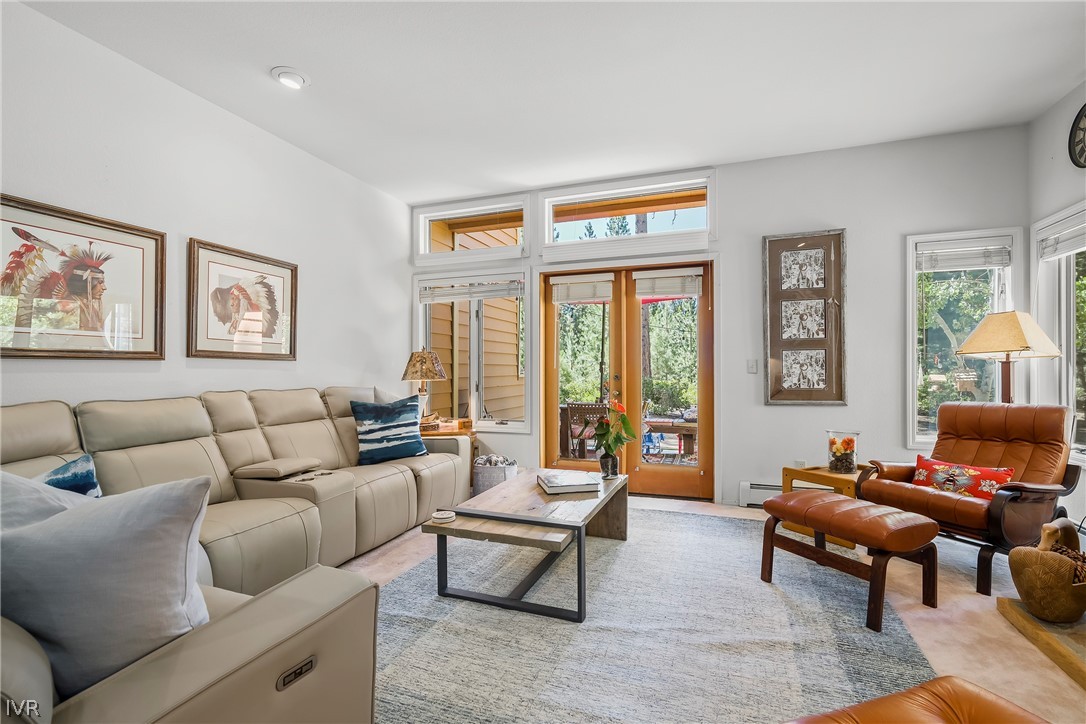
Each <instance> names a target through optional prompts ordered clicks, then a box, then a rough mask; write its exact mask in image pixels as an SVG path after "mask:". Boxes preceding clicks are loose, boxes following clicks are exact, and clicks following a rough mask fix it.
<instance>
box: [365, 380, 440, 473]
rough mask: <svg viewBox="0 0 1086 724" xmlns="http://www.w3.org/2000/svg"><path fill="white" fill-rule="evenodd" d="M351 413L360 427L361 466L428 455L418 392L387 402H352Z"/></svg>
mask: <svg viewBox="0 0 1086 724" xmlns="http://www.w3.org/2000/svg"><path fill="white" fill-rule="evenodd" d="M351 412H353V413H354V421H355V425H356V427H357V428H358V464H359V465H374V464H376V463H383V462H386V461H388V460H398V459H400V458H413V457H418V456H420V455H425V454H426V446H425V445H423V444H422V436H421V435H419V396H418V395H412V396H411V397H405V398H404V399H402V400H397V401H396V402H390V403H388V404H387V405H381V404H378V403H376V402H351Z"/></svg>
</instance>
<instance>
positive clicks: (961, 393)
mask: <svg viewBox="0 0 1086 724" xmlns="http://www.w3.org/2000/svg"><path fill="white" fill-rule="evenodd" d="M1001 276H1002V269H999V268H990V269H970V270H963V271H938V272H919V273H917V275H916V320H917V324H916V326H917V330H916V333H917V345H916V350H917V355H916V356H917V359H916V370H915V374H916V381H917V384H916V432H917V433H918V434H920V435H934V434H935V433H936V413H937V411H938V410H939V405H941V404H943V403H944V402H949V401H958V400H962V401H974V400H975V401H977V402H992V401H994V400H995V399H996V388H997V382H996V380H997V379H998V376H999V372H998V367H997V365H996V363H995V362H994V361H993V360H988V359H983V358H977V357H963V356H959V355H956V354H954V352H955V350H957V349H959V348H960V347H961V346H962V343H963V342H965V339H966V337H968V336H969V334H970V333H971V332H972V331H973V329H974V328H975V327H976V326H977V324H979V323H980V320H981V319H983V318H984V315H985V314H987V313H988V312H990V311H992V310H993V309H994V308H995V306H994V303H993V300H994V299H995V298H996V292H997V290H998V289H999V288H1000V284H1001V283H1002V279H1001V278H1000V277H1001Z"/></svg>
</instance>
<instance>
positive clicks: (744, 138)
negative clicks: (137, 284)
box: [32, 2, 1086, 203]
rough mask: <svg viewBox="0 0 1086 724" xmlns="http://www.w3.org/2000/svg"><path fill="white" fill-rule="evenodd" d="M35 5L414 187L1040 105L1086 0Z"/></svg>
mask: <svg viewBox="0 0 1086 724" xmlns="http://www.w3.org/2000/svg"><path fill="white" fill-rule="evenodd" d="M32 7H34V8H35V9H36V10H38V11H39V12H41V13H44V14H45V15H47V16H49V17H51V18H54V19H55V20H57V21H59V22H61V23H63V24H64V25H67V26H68V27H70V28H72V29H74V30H76V31H78V32H79V33H82V34H83V35H86V36H87V37H89V38H91V39H93V40H95V41H97V42H99V43H101V44H103V45H105V46H107V47H109V48H112V49H113V50H115V51H117V52H118V53H120V54H122V55H124V56H127V57H128V58H130V59H132V60H133V61H135V62H136V63H139V64H140V65H142V66H145V67H147V68H149V69H150V70H152V71H154V72H155V73H158V74H159V75H161V76H163V77H165V78H167V79H169V80H171V81H173V82H175V83H177V84H178V85H180V86H183V87H184V88H187V89H189V90H191V91H192V92H194V93H196V94H198V95H200V96H203V97H204V98H207V99H208V100H210V101H212V102H213V103H216V104H218V105H219V106H222V107H223V108H225V109H227V110H229V111H232V112H233V113H235V114H237V115H239V116H241V117H242V118H245V119H247V120H249V121H251V122H252V123H254V124H256V125H257V126H260V127H262V128H265V129H267V130H268V131H270V132H271V133H273V134H275V135H276V136H279V137H280V138H283V139H285V140H286V141H289V142H290V143H293V144H294V145H296V146H299V147H300V148H303V149H305V150H307V151H309V152H310V153H312V154H313V155H315V156H317V157H319V158H322V159H324V160H325V161H327V162H328V163H330V164H332V165H334V166H337V167H339V168H341V169H343V170H344V171H346V172H348V173H350V174H352V175H354V176H356V177H357V178H359V179H361V180H363V181H365V182H367V183H369V184H372V185H373V186H376V187H377V188H380V189H382V190H384V191H386V192H388V193H389V194H392V195H393V196H396V197H398V198H400V199H402V200H404V201H406V202H408V203H419V202H427V201H436V200H444V199H450V198H458V197H467V196H479V195H484V194H493V193H503V192H510V191H518V190H523V189H531V188H538V187H545V186H550V185H556V184H564V183H569V182H575V181H581V180H588V179H596V178H607V177H618V176H625V175H633V174H639V173H646V172H652V171H662V170H673V169H681V168H689V167H694V166H702V165H709V164H718V163H727V162H733V161H743V160H749V159H758V158H767V157H772V156H782V155H788V154H795V153H805V152H809V151H819V150H826V149H832V148H842V147H847V146H858V145H864V144H869V143H878V142H882V141H890V140H897V139H904V138H915V137H920V136H927V135H932V134H939V133H949V132H954V131H964V130H969V129H975V128H985V127H994V126H1001V125H1007V124H1015V123H1023V122H1026V121H1029V120H1031V119H1033V118H1035V117H1036V116H1038V115H1039V114H1040V113H1042V112H1043V111H1044V110H1045V109H1047V108H1048V107H1050V106H1051V105H1052V104H1053V103H1055V102H1056V101H1057V100H1059V99H1060V98H1061V97H1063V96H1064V95H1065V94H1066V93H1067V92H1068V91H1070V90H1071V89H1072V88H1074V87H1075V86H1076V85H1077V84H1079V83H1081V82H1082V81H1083V80H1084V79H1086V3H1083V2H1069V3H1033V2H1028V3H959V4H955V3H893V4H891V3H844V4H831V3H813V2H812V3H799V4H778V3H690V4H687V3H682V4H680V3H663V2H660V3H622V4H615V3H573V4H566V3H562V4H558V3H471V4H467V3H464V4H461V3H359V2H342V3H270V2H256V3H254V2H242V3H212V4H209V3H201V2H171V3H166V2H153V3H152V2H144V3H98V2H71V3H33V4H32ZM276 65H292V66H295V67H297V68H299V69H302V70H303V71H305V72H306V73H308V74H309V75H310V76H311V77H312V79H313V84H312V86H311V87H310V88H308V89H306V90H305V91H303V92H293V91H290V90H288V89H286V88H284V87H282V86H280V85H279V84H278V83H275V82H274V81H273V80H272V79H271V77H270V76H269V74H268V70H269V69H270V68H271V67H272V66H276ZM1070 121H1071V119H1068V123H1070Z"/></svg>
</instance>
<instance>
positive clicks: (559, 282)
mask: <svg viewBox="0 0 1086 724" xmlns="http://www.w3.org/2000/svg"><path fill="white" fill-rule="evenodd" d="M614 281H615V275H614V274H611V273H605V274H577V275H573V276H563V277H551V279H550V283H551V299H552V300H553V302H554V303H555V304H573V303H576V302H581V303H584V302H610V301H611V286H612V284H613V283H614Z"/></svg>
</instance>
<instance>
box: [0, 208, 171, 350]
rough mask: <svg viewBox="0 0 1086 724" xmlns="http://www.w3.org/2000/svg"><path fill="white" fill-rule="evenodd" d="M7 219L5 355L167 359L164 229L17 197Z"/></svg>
mask: <svg viewBox="0 0 1086 724" xmlns="http://www.w3.org/2000/svg"><path fill="white" fill-rule="evenodd" d="M0 218H2V221H0V240H2V253H3V256H4V264H5V267H4V270H3V272H2V275H0V356H3V357H61V358H71V359H151V360H160V359H163V358H164V353H165V345H164V336H165V335H164V325H163V309H164V308H165V299H166V296H165V295H166V290H165V277H166V234H165V233H164V232H161V231H154V230H153V229H145V228H143V227H140V226H133V225H132V224H125V223H122V222H120V221H113V220H111V219H103V218H100V217H97V216H91V215H89V214H84V213H80V212H78V211H72V210H70V209H63V208H61V207H59V206H51V205H49V204H43V203H39V202H37V201H30V200H29V199H23V198H19V197H17V196H9V195H7V194H0Z"/></svg>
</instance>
